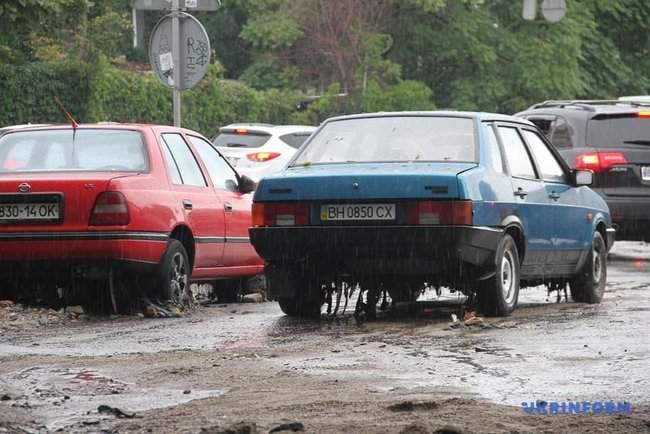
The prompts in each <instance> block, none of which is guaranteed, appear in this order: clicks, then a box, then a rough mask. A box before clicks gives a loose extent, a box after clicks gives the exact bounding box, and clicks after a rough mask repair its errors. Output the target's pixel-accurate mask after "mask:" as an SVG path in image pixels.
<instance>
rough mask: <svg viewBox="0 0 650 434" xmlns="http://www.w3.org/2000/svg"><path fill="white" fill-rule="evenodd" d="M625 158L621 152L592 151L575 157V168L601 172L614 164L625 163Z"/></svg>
mask: <svg viewBox="0 0 650 434" xmlns="http://www.w3.org/2000/svg"><path fill="white" fill-rule="evenodd" d="M626 163H627V159H626V158H625V155H623V153H622V152H592V153H589V154H580V155H578V156H577V157H576V169H586V170H592V171H594V172H602V171H603V170H607V169H609V168H610V167H612V166H614V165H616V164H626Z"/></svg>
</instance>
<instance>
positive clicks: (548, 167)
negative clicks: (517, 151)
mask: <svg viewBox="0 0 650 434" xmlns="http://www.w3.org/2000/svg"><path fill="white" fill-rule="evenodd" d="M523 132H524V137H525V138H526V141H527V142H528V144H529V145H530V150H531V151H532V153H533V155H534V156H535V160H536V161H537V164H538V166H539V170H540V172H542V178H544V179H545V180H548V181H558V182H565V181H566V178H565V176H564V170H562V166H560V163H558V161H557V159H556V158H555V156H554V155H553V153H551V151H549V149H548V148H547V147H546V143H544V141H543V140H542V138H541V137H539V136H538V135H537V133H535V132H533V131H528V130H524V131H523Z"/></svg>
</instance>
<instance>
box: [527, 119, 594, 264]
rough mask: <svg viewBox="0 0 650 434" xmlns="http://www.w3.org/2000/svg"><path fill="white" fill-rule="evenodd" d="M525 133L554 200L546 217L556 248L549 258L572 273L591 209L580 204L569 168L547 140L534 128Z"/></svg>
mask: <svg viewBox="0 0 650 434" xmlns="http://www.w3.org/2000/svg"><path fill="white" fill-rule="evenodd" d="M521 132H522V134H523V137H524V139H525V140H526V143H527V145H528V148H529V150H530V151H531V153H532V155H533V159H534V161H535V165H536V167H537V171H538V173H539V174H540V175H541V177H542V179H543V181H544V188H545V190H546V194H547V196H548V198H549V199H550V205H549V207H548V208H547V210H546V216H547V219H548V222H550V223H552V225H551V230H552V232H553V236H552V238H551V242H552V244H553V247H554V249H553V252H552V253H551V254H550V255H549V257H548V260H549V264H550V265H551V266H552V267H553V268H555V269H557V271H558V272H560V273H561V272H562V271H564V272H567V273H570V272H571V271H572V270H573V269H574V268H575V267H574V265H575V264H576V263H577V261H578V259H579V257H580V252H581V247H582V246H581V243H582V242H583V241H584V238H585V234H586V233H587V232H589V230H590V228H591V225H589V224H587V223H588V221H587V219H586V215H587V211H586V210H585V209H583V208H582V207H580V206H579V198H578V195H577V191H576V189H575V188H573V187H572V186H571V185H570V184H569V175H568V173H567V171H566V170H565V167H563V165H562V164H561V163H560V162H559V160H558V158H557V157H556V155H555V154H554V153H553V152H552V151H551V150H550V148H549V145H548V144H547V142H545V141H544V139H543V138H542V137H541V136H540V134H539V133H538V132H537V131H535V130H533V129H528V128H523V129H522V130H521ZM564 269H566V270H564Z"/></svg>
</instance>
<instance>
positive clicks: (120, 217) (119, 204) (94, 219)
mask: <svg viewBox="0 0 650 434" xmlns="http://www.w3.org/2000/svg"><path fill="white" fill-rule="evenodd" d="M129 221H130V218H129V204H128V203H127V201H126V198H125V197H124V195H123V194H122V193H120V192H119V191H105V192H103V193H100V194H99V196H97V199H96V200H95V206H93V211H92V213H91V214H90V222H89V223H88V224H89V225H90V226H114V225H121V226H123V225H128V224H129Z"/></svg>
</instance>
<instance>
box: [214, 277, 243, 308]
mask: <svg viewBox="0 0 650 434" xmlns="http://www.w3.org/2000/svg"><path fill="white" fill-rule="evenodd" d="M240 288H241V281H240V279H226V280H217V281H216V282H214V295H216V296H217V300H218V301H219V303H237V302H238V301H239V293H240Z"/></svg>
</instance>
